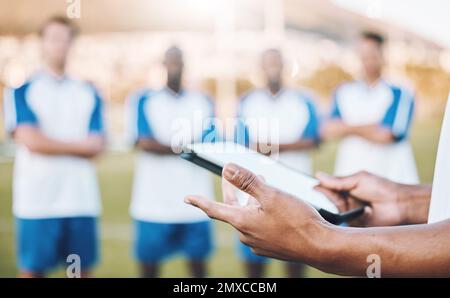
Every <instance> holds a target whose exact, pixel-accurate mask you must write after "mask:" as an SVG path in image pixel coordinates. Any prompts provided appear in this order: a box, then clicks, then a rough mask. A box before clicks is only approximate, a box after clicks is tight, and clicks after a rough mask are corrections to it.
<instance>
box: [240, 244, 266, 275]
mask: <svg viewBox="0 0 450 298" xmlns="http://www.w3.org/2000/svg"><path fill="white" fill-rule="evenodd" d="M238 250H239V255H240V257H241V259H242V260H243V262H244V266H245V273H246V275H247V277H250V278H260V277H263V276H264V274H265V269H266V263H267V261H268V258H265V257H261V256H258V255H256V254H254V253H253V252H252V250H251V249H250V247H248V246H247V245H245V244H243V243H241V242H239V243H238Z"/></svg>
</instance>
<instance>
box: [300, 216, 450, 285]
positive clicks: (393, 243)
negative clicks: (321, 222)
mask: <svg viewBox="0 0 450 298" xmlns="http://www.w3.org/2000/svg"><path fill="white" fill-rule="evenodd" d="M324 229H325V230H326V232H322V234H323V237H322V238H321V239H317V241H316V249H312V250H311V252H310V255H309V258H308V257H307V258H306V261H307V262H308V263H309V264H311V265H313V266H315V267H317V268H319V269H321V270H323V271H326V272H330V273H335V274H340V275H349V276H365V275H366V271H367V268H368V267H369V265H370V264H371V263H372V262H373V259H369V260H368V257H369V256H371V255H372V256H375V257H376V258H378V257H379V260H380V261H381V262H380V269H381V271H380V272H381V276H384V277H403V276H405V277H415V276H417V277H419V276H430V277H432V276H450V249H449V247H450V220H447V221H444V222H440V223H436V224H432V225H415V226H399V227H382V228H343V227H337V226H331V225H328V226H326V227H324Z"/></svg>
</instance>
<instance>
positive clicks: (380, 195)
mask: <svg viewBox="0 0 450 298" xmlns="http://www.w3.org/2000/svg"><path fill="white" fill-rule="evenodd" d="M316 177H317V179H319V181H320V185H319V186H318V187H317V190H319V191H321V192H322V193H324V194H325V195H326V196H327V197H328V198H329V199H330V200H331V201H333V203H335V205H336V206H337V207H338V209H339V211H341V212H342V211H348V210H350V209H353V208H356V207H360V206H361V203H366V204H368V205H367V206H366V207H365V210H364V215H362V216H361V217H359V218H357V219H356V220H354V221H352V222H349V224H350V225H352V226H362V227H369V226H392V225H399V224H403V223H405V221H406V218H405V217H406V215H405V210H404V206H403V205H402V204H401V203H400V200H399V192H400V191H401V185H400V184H398V183H395V182H392V181H390V180H387V179H384V178H381V177H378V176H375V175H372V174H369V173H367V172H359V173H357V174H355V175H351V176H347V177H341V178H338V177H333V176H330V175H328V174H325V173H318V174H317V175H316Z"/></svg>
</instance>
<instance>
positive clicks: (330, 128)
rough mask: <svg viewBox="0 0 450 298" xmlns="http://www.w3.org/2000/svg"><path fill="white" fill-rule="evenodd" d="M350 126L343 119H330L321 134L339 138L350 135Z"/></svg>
mask: <svg viewBox="0 0 450 298" xmlns="http://www.w3.org/2000/svg"><path fill="white" fill-rule="evenodd" d="M348 130H349V126H348V125H347V124H345V123H344V122H343V121H342V120H336V119H333V120H328V121H327V122H325V124H324V125H323V126H322V128H321V135H322V136H323V137H324V138H326V139H338V138H342V137H345V136H346V135H348V132H349V131H348Z"/></svg>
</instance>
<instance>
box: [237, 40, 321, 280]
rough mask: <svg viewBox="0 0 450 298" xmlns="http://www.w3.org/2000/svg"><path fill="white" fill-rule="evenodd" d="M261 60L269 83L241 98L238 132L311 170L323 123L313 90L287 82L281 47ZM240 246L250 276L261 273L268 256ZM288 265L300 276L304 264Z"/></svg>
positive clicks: (292, 273) (291, 163)
mask: <svg viewBox="0 0 450 298" xmlns="http://www.w3.org/2000/svg"><path fill="white" fill-rule="evenodd" d="M261 63H262V64H261V66H262V70H263V72H264V76H265V79H266V86H265V87H264V88H261V89H256V90H253V91H250V92H249V93H248V94H246V95H245V96H244V97H243V98H242V99H241V101H240V105H239V109H238V110H239V111H238V119H239V125H238V127H239V130H240V131H238V136H241V137H242V140H243V141H244V142H245V143H246V144H247V145H250V146H252V147H256V149H257V150H259V151H260V152H262V153H264V154H270V153H273V152H267V150H268V149H270V148H272V149H273V148H274V146H276V145H278V148H279V152H280V155H279V159H280V161H281V162H282V163H284V164H286V165H288V166H289V167H292V168H294V169H297V170H299V171H301V172H304V173H311V172H312V165H311V159H310V157H309V154H308V150H310V149H312V148H314V147H316V145H317V144H318V142H319V123H318V117H317V114H316V109H315V106H314V102H313V100H312V98H311V96H310V95H309V94H307V93H305V92H303V91H300V90H295V89H291V88H287V87H285V86H284V84H283V57H282V55H281V53H280V51H279V50H277V49H269V50H266V51H265V52H264V53H263V55H262V60H261ZM273 121H276V123H273ZM273 127H277V128H278V131H277V132H274V131H273ZM274 133H276V134H278V135H276V136H275V137H276V139H275V140H273V137H274V136H273V135H272V136H271V134H274ZM242 140H241V141H239V142H242ZM273 141H275V142H276V143H277V144H274V143H272V142H273ZM244 203H245V202H244ZM239 250H240V255H241V257H242V259H243V260H244V262H245V264H246V268H247V274H248V276H249V277H261V276H262V275H263V274H264V265H265V263H266V262H267V259H266V258H263V257H260V256H257V255H255V254H254V253H252V251H251V250H250V248H249V247H248V246H245V245H244V244H241V243H239ZM287 269H288V276H289V277H300V276H301V275H302V271H303V265H302V264H300V263H288V264H287Z"/></svg>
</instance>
